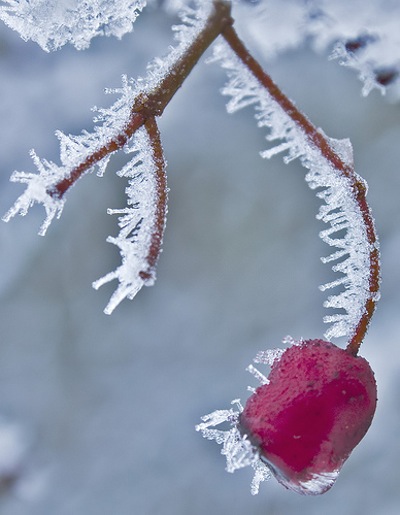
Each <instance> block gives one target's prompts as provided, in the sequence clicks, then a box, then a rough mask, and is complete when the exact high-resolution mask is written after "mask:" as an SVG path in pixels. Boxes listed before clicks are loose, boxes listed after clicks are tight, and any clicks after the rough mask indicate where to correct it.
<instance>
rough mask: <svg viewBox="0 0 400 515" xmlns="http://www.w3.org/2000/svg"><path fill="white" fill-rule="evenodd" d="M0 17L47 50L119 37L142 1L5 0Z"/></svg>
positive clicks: (24, 37)
mask: <svg viewBox="0 0 400 515" xmlns="http://www.w3.org/2000/svg"><path fill="white" fill-rule="evenodd" d="M4 2H5V3H6V4H7V6H4V7H0V19H2V20H3V21H4V23H6V24H7V25H8V26H9V27H11V28H12V29H13V30H15V31H17V32H19V34H20V35H21V37H22V39H24V40H25V41H28V40H32V41H35V42H36V43H38V44H39V45H40V46H41V47H42V48H43V50H46V51H47V52H49V51H51V50H57V49H58V48H60V47H62V46H63V45H65V44H66V43H71V44H72V45H74V46H75V48H77V49H78V50H82V49H84V48H87V47H88V46H89V45H90V41H91V39H92V38H93V37H95V36H99V35H104V36H116V37H118V38H121V37H122V36H123V35H124V34H126V33H127V32H130V31H131V30H132V24H133V22H134V21H135V19H136V18H137V16H138V13H139V12H140V11H141V10H142V9H143V7H144V6H145V5H146V2H145V1H144V0H87V1H85V2H80V1H79V0H62V1H60V0H4Z"/></svg>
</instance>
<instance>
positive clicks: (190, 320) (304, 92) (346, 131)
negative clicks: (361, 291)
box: [0, 12, 400, 515]
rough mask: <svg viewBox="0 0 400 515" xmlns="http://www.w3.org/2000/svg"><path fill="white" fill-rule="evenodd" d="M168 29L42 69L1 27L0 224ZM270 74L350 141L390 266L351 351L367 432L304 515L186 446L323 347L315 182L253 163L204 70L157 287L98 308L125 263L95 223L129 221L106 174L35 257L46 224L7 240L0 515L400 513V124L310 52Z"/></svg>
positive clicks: (301, 507)
mask: <svg viewBox="0 0 400 515" xmlns="http://www.w3.org/2000/svg"><path fill="white" fill-rule="evenodd" d="M173 21H175V20H173V19H172V18H169V16H168V15H166V14H165V13H158V12H147V13H144V14H142V15H141V17H140V18H139V20H138V21H137V22H136V23H135V31H134V32H133V33H132V34H129V35H127V36H125V37H124V38H123V39H122V41H118V40H116V39H114V38H100V39H96V40H94V42H93V43H92V46H91V48H90V50H88V51H85V52H78V51H76V50H75V49H73V48H69V47H64V48H62V49H61V50H59V51H58V52H57V53H52V54H46V53H44V52H43V51H42V50H41V49H40V48H39V47H38V46H37V45H36V44H34V43H24V42H23V41H22V40H21V39H20V38H19V37H18V35H17V34H16V33H14V32H12V31H11V30H9V29H8V28H6V27H5V26H4V25H1V26H0V70H1V72H0V73H1V80H0V95H1V102H0V142H1V145H0V148H1V151H0V180H1V194H0V210H1V212H2V213H4V212H5V211H6V210H7V209H8V208H9V207H10V205H11V204H12V203H13V202H14V200H15V198H16V197H17V195H18V194H19V193H20V192H21V191H22V187H21V186H19V185H15V184H11V183H9V181H8V179H9V175H10V173H11V172H12V171H13V170H14V169H17V170H26V171H29V170H33V166H32V163H31V160H30V157H29V150H30V148H32V147H34V148H35V149H36V151H37V153H38V154H39V155H40V156H43V157H47V158H48V159H52V160H57V159H58V157H57V154H58V141H57V140H56V138H55V137H54V136H53V134H54V131H55V130H56V129H61V130H63V131H64V132H66V133H69V132H70V133H72V134H78V133H79V132H80V131H81V129H82V128H86V129H91V127H92V122H91V117H92V113H91V112H90V108H91V107H92V106H93V105H99V106H102V105H107V102H112V100H113V99H112V98H110V97H105V96H104V94H103V88H104V87H118V86H119V85H120V76H121V74H123V73H127V74H128V75H132V76H136V75H138V74H140V73H143V72H144V69H145V65H146V63H147V62H148V60H149V59H150V58H151V57H153V56H155V55H161V54H163V53H164V52H165V49H166V48H167V46H168V45H169V44H170V43H171V42H172V39H171V32H170V25H171V22H173ZM254 48H255V50H256V54H257V52H258V49H257V48H258V47H254ZM266 67H267V69H268V71H269V72H270V74H271V75H272V77H273V78H274V79H275V81H276V82H277V83H278V84H279V85H281V86H282V88H283V89H284V91H285V92H286V93H287V94H288V95H289V96H290V97H291V98H292V99H293V100H294V101H295V102H296V103H297V105H298V106H299V107H300V108H302V109H303V110H304V111H305V112H306V113H307V114H308V116H309V117H310V118H311V120H312V121H313V122H314V123H315V124H316V125H318V126H321V127H322V128H323V129H324V130H325V132H326V133H327V134H328V135H330V136H332V137H336V138H342V137H349V138H350V139H351V141H352V143H353V146H354V153H355V160H356V168H357V170H358V171H359V173H360V174H361V175H362V176H363V177H364V178H365V179H366V180H367V181H368V183H369V187H370V191H369V195H368V198H369V202H370V204H371V206H372V209H373V213H374V215H375V218H376V224H377V229H378V232H379V235H380V240H381V249H382V266H383V271H382V276H383V283H382V300H381V301H380V303H379V309H378V311H377V313H376V315H375V317H374V319H373V322H372V325H371V329H370V331H369V334H368V336H367V338H366V340H365V342H364V345H363V347H362V354H363V355H364V356H365V357H366V358H367V359H368V360H369V362H370V364H371V366H372V368H373V369H374V370H375V373H376V377H377V382H378V388H379V406H378V410H377V413H376V417H375V420H374V422H373V425H372V427H371V429H370V431H369V433H368V434H367V436H366V437H365V438H364V440H363V441H362V443H361V444H360V445H359V447H357V449H356V450H355V451H354V452H353V455H352V457H351V459H350V460H349V461H348V462H347V463H346V465H345V467H344V469H343V471H342V473H341V475H340V477H339V479H338V481H337V484H336V485H335V487H334V488H333V489H332V490H331V491H330V492H328V493H327V494H325V495H323V496H321V497H317V498H303V497H299V496H298V495H296V494H294V493H291V492H288V491H286V490H285V489H284V488H283V487H282V486H280V485H278V484H277V483H276V482H275V481H274V480H271V481H270V482H269V483H266V484H263V485H262V487H261V492H260V494H259V495H258V496H256V497H252V496H251V495H250V487H249V483H250V479H251V475H252V474H251V470H243V471H238V472H236V473H235V474H234V475H230V474H227V473H226V472H225V471H224V465H225V463H224V458H223V457H222V456H221V455H220V454H219V451H220V449H219V448H218V446H217V445H216V444H215V443H211V442H207V441H205V440H203V439H202V438H201V436H200V435H199V434H197V433H196V432H195V430H194V426H195V424H196V423H198V422H199V419H200V416H201V415H203V414H205V413H208V412H210V411H212V410H214V409H217V408H226V407H228V406H229V403H230V401H231V400H232V399H233V398H237V397H241V398H242V400H245V398H246V397H247V395H248V394H247V392H246V387H247V385H248V384H252V382H253V380H252V378H251V376H250V375H249V374H248V373H247V372H246V371H245V367H246V366H247V365H248V364H249V363H250V362H251V359H252V358H253V356H254V355H255V354H256V352H257V351H258V350H260V349H265V348H274V347H277V346H279V345H280V342H281V340H282V338H283V337H285V336H286V335H287V334H290V335H292V336H293V337H295V338H299V337H304V338H318V337H321V336H322V334H323V332H324V330H325V329H326V328H324V327H323V324H322V317H323V315H324V314H325V313H324V309H323V308H322V302H323V300H325V295H324V294H323V293H321V292H320V291H319V290H318V285H319V284H322V283H324V282H327V281H328V280H330V278H331V274H330V272H329V267H328V266H326V265H322V264H321V262H320V260H319V257H320V256H322V255H328V253H329V249H328V248H327V247H326V245H325V244H323V243H322V242H321V241H320V240H319V239H318V237H317V234H318V232H319V230H321V229H322V226H321V225H320V223H319V222H318V221H317V220H316V219H315V214H316V213H317V210H318V206H319V202H318V200H317V199H316V198H315V197H314V194H313V193H312V192H311V191H310V190H309V189H308V187H307V185H306V183H305V182H304V172H305V170H304V169H303V168H302V167H301V166H300V164H299V163H297V162H293V163H291V164H290V165H289V166H286V165H283V163H282V160H281V158H280V157H276V158H274V159H272V160H271V161H263V160H261V159H260V158H259V154H258V153H259V151H260V150H263V149H264V148H265V142H264V133H263V131H260V130H258V129H257V128H256V125H255V122H254V119H253V113H252V112H251V110H248V111H242V112H240V113H239V114H237V115H235V116H228V115H227V114H226V112H225V107H224V104H225V99H224V98H223V97H221V95H219V93H218V90H219V89H220V88H221V87H222V86H223V84H224V82H225V76H224V72H223V71H222V70H220V69H219V68H218V67H217V66H216V65H206V64H205V63H204V59H203V61H202V63H201V64H200V65H199V66H198V67H197V68H196V70H195V71H194V72H193V74H192V75H191V76H190V78H189V80H188V81H187V83H185V84H184V86H183V88H182V89H181V90H180V91H179V94H178V95H177V96H176V98H174V100H173V102H172V103H171V104H170V106H169V107H168V108H167V110H166V112H165V115H164V116H163V118H162V120H161V121H160V129H161V131H162V138H163V143H164V148H165V154H166V158H167V161H168V172H169V187H170V188H171V191H170V205H169V214H168V223H167V231H166V237H165V243H164V251H163V253H162V256H161V259H160V262H159V266H158V280H157V282H156V285H155V286H154V287H152V288H145V289H144V290H142V291H141V292H140V293H139V295H138V297H137V298H136V299H135V300H134V301H133V302H129V301H125V302H124V303H123V304H122V305H121V306H120V307H119V308H118V309H117V310H116V312H115V313H114V314H113V315H112V316H111V317H109V316H106V315H104V314H103V312H102V310H103V308H104V306H105V305H106V303H107V301H108V299H109V296H110V294H111V293H112V291H113V287H114V285H113V284H110V285H108V286H105V287H103V288H102V289H101V290H99V291H98V292H96V291H94V290H93V289H92V288H91V283H92V281H93V280H95V279H97V278H98V277H100V276H101V275H103V274H105V273H107V272H108V271H109V270H110V269H112V268H113V267H115V266H117V265H118V263H119V255H118V252H117V250H116V249H115V248H113V246H112V245H110V244H107V243H106V242H105V239H106V237H107V236H108V235H109V234H116V233H117V225H116V220H115V218H113V217H110V216H108V215H107V214H106V208H107V207H112V208H114V207H123V206H124V205H125V199H124V187H125V182H124V180H123V179H119V178H118V177H116V176H115V175H113V173H112V170H111V169H110V170H109V171H108V173H107V174H106V176H105V177H104V178H102V179H99V178H97V177H95V176H87V177H86V178H84V179H83V180H81V181H80V182H79V184H78V185H77V186H76V187H75V188H74V189H73V190H72V191H71V192H70V194H69V196H68V201H67V204H66V206H65V210H64V213H63V216H62V218H61V220H60V221H59V222H55V223H53V225H52V226H51V228H50V229H49V231H48V234H47V236H46V237H45V238H41V237H39V236H37V230H38V228H39V225H40V223H41V220H42V215H43V213H42V210H41V209H40V208H37V209H35V210H33V211H32V212H31V213H30V214H29V216H28V217H26V218H23V219H19V218H18V219H15V220H12V221H11V222H10V223H9V224H1V225H0V246H1V253H0V259H1V275H0V303H1V305H0V476H1V477H2V480H1V481H0V514H1V515H3V514H4V515H25V514H29V515H53V514H55V513H56V514H57V515H92V514H96V515H109V514H111V513H112V514H117V515H128V514H129V515H131V514H135V515H136V514H138V515H183V514H185V515H186V514H188V513H190V514H191V515H200V514H203V513H209V514H210V515H222V514H227V513H230V514H232V515H242V514H251V515H261V514H262V515H292V514H293V515H294V514H296V515H298V514H300V515H303V514H304V515H317V514H320V513H324V514H326V515H330V514H333V513H343V514H346V515H358V514H363V515H370V514H371V515H372V514H376V513H379V514H383V515H392V514H393V515H394V514H397V513H398V512H399V509H400V480H399V476H398V463H399V459H400V447H399V446H398V434H399V430H400V409H399V408H400V405H399V397H398V391H399V387H400V382H399V377H400V376H399V374H398V372H399V369H400V350H399V347H398V328H399V316H398V313H399V309H400V295H399V283H400V269H399V258H398V255H399V252H400V230H399V223H398V220H399V202H398V197H399V191H400V176H399V173H398V169H397V163H398V162H399V160H400V145H399V143H398V142H399V140H400V105H399V104H398V103H396V102H395V101H394V100H393V99H392V100H391V99H390V98H388V99H385V98H384V97H382V96H381V95H380V94H379V93H378V92H372V93H371V94H370V96H368V97H367V98H362V97H361V94H360V91H361V84H360V82H359V81H358V80H357V78H356V75H355V73H354V72H352V71H350V70H348V69H346V68H343V67H340V66H338V64H337V63H336V62H334V61H328V60H327V54H321V55H319V54H316V53H314V52H313V51H311V50H310V48H309V47H308V46H307V45H306V44H305V45H297V47H296V48H295V49H292V50H290V51H288V52H286V53H284V54H282V55H281V56H280V57H279V59H275V60H270V61H269V62H268V63H267V64H266ZM114 166H115V167H116V166H118V157H117V158H116V161H115V164H114ZM339 343H340V342H339Z"/></svg>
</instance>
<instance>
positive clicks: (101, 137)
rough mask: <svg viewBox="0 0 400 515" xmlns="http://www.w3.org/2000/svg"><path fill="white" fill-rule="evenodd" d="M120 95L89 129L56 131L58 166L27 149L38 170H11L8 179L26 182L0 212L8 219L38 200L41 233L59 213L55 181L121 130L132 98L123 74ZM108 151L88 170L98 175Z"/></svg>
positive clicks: (22, 212)
mask: <svg viewBox="0 0 400 515" xmlns="http://www.w3.org/2000/svg"><path fill="white" fill-rule="evenodd" d="M117 92H118V93H120V94H121V96H120V98H119V99H118V100H117V101H116V102H115V103H114V104H113V105H112V106H111V107H110V108H109V109H101V110H99V116H98V117H97V119H100V118H101V120H102V122H103V124H102V125H98V126H96V127H95V129H94V131H93V132H92V133H89V132H87V131H84V132H82V134H80V135H78V136H74V135H71V134H69V135H66V134H64V133H63V132H61V131H57V132H56V136H57V138H58V140H59V142H60V160H61V166H59V165H57V164H55V163H53V162H52V161H47V160H46V159H40V158H39V157H38V156H37V155H36V153H35V151H34V150H32V151H31V156H32V159H33V162H34V164H35V166H36V168H37V169H38V171H39V173H38V174H33V173H26V172H14V173H13V174H12V176H11V179H10V180H11V181H13V182H20V183H25V184H27V188H26V190H25V191H24V193H23V194H22V195H21V196H20V197H19V198H18V199H17V200H16V202H15V203H14V205H13V206H12V207H11V209H9V210H8V212H7V213H6V214H5V215H4V216H3V220H4V221H6V222H8V221H9V220H10V219H11V218H12V217H14V216H15V215H17V214H20V215H22V216H24V215H26V214H27V212H28V209H29V208H30V207H32V206H33V205H34V204H35V203H38V204H42V205H43V207H44V208H45V211H46V218H45V221H44V222H43V224H42V226H41V228H40V231H39V234H40V235H42V236H43V235H44V234H45V233H46V231H47V229H48V227H49V225H50V223H51V221H52V220H53V218H54V217H57V218H59V217H60V216H61V212H62V209H63V207H64V203H65V200H64V198H60V196H59V195H58V194H57V191H56V189H55V188H56V185H57V184H58V183H60V182H61V181H62V180H63V179H65V178H66V177H69V176H70V175H71V172H72V171H73V170H75V169H76V168H77V167H78V166H79V165H81V164H82V163H83V162H84V161H85V160H86V159H87V158H88V157H89V156H91V155H93V154H94V153H96V152H97V151H99V150H100V149H101V148H102V147H103V146H104V145H107V144H108V143H109V142H110V141H111V140H112V139H113V138H114V137H116V136H117V135H118V134H120V133H121V132H123V131H124V126H125V124H126V121H127V119H128V117H129V114H130V107H131V105H132V103H133V100H134V91H133V90H132V88H131V87H130V84H129V83H128V81H127V79H126V77H124V78H123V86H122V88H120V89H118V90H117ZM109 158H110V154H108V155H107V156H105V157H104V158H103V159H101V160H99V161H98V162H97V163H96V164H95V165H93V166H92V167H91V168H90V169H89V170H90V171H91V170H93V169H94V168H97V170H98V175H102V174H103V173H104V171H105V168H106V166H107V163H108V161H109Z"/></svg>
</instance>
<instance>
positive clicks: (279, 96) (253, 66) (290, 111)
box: [222, 25, 380, 356]
mask: <svg viewBox="0 0 400 515" xmlns="http://www.w3.org/2000/svg"><path fill="white" fill-rule="evenodd" d="M222 36H223V37H224V39H225V41H226V42H227V43H228V45H229V46H230V48H231V49H232V50H233V52H234V53H235V54H236V56H237V57H238V58H239V59H240V60H241V61H242V63H243V64H244V65H245V66H246V67H247V68H248V70H249V71H250V72H251V73H252V74H253V76H254V77H255V78H256V79H257V81H258V82H259V83H260V85H261V86H262V87H264V88H265V89H266V90H267V91H268V93H269V94H270V95H271V97H272V98H273V99H274V100H275V101H276V102H277V104H279V105H280V107H281V108H282V109H283V111H284V112H285V113H286V114H287V115H288V116H290V118H291V119H292V120H293V121H294V123H295V124H296V125H297V127H298V128H299V129H300V130H301V131H302V132H303V133H304V135H305V136H306V138H307V140H308V141H309V143H310V145H312V146H314V147H315V148H317V149H318V150H319V151H320V153H321V155H322V156H323V157H324V158H325V159H326V160H327V161H328V162H329V163H330V164H331V165H332V166H333V167H334V168H335V170H336V171H337V173H338V174H339V175H342V176H343V177H346V178H347V179H348V180H349V183H350V188H351V189H352V192H353V195H354V197H355V199H356V202H357V204H358V207H359V209H360V212H361V214H362V219H363V223H364V229H365V234H366V239H367V241H368V244H369V281H368V283H369V291H368V296H367V300H366V302H365V305H364V310H363V314H362V316H361V317H360V320H359V322H358V324H357V325H356V328H355V330H354V334H353V335H351V338H350V341H349V343H348V345H347V348H346V350H347V351H348V352H349V353H350V354H352V355H354V356H356V355H357V353H358V350H359V348H360V345H361V343H362V341H363V339H364V336H365V334H366V332H367V329H368V326H369V322H370V320H371V317H372V315H373V313H374V311H375V307H376V302H377V299H378V296H379V284H380V263H379V250H378V240H377V236H376V233H375V227H374V221H373V218H372V216H371V211H370V208H369V205H368V203H367V200H366V193H367V191H366V187H365V185H364V182H363V181H362V180H361V179H360V178H359V176H358V175H357V174H356V172H355V170H354V167H353V166H350V165H348V164H346V163H345V162H344V161H343V160H342V159H341V158H340V156H339V155H338V154H337V153H336V152H335V150H334V149H333V148H332V146H331V145H330V143H329V141H328V140H327V139H326V137H325V136H324V135H323V134H322V132H320V131H319V130H318V129H317V128H316V127H315V126H314V125H313V124H312V123H311V122H310V120H309V119H308V118H307V117H306V116H305V115H304V114H303V113H302V112H301V111H299V109H297V107H296V106H295V105H294V104H293V102H291V101H290V100H289V99H288V97H287V96H286V95H285V94H284V93H283V92H282V91H281V90H280V89H279V87H278V86H277V85H276V84H275V83H274V82H273V80H272V79H271V77H270V76H269V75H268V74H267V73H265V72H264V70H263V69H262V67H261V66H260V64H259V63H258V62H257V61H256V60H255V59H254V57H253V56H252V55H251V54H250V52H249V51H248V50H247V48H246V47H245V45H244V44H243V43H242V41H241V40H240V39H239V37H238V35H237V33H236V31H235V29H234V28H233V26H232V25H228V26H227V27H226V28H225V29H224V30H223V32H222Z"/></svg>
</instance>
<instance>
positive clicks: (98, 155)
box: [49, 0, 233, 198]
mask: <svg viewBox="0 0 400 515" xmlns="http://www.w3.org/2000/svg"><path fill="white" fill-rule="evenodd" d="M232 23H233V19H232V17H231V4H230V2H226V1H224V0H215V1H214V2H213V9H212V11H211V13H210V16H209V17H208V19H207V21H206V22H205V25H204V27H203V29H202V30H201V31H200V32H199V34H198V35H197V37H196V38H195V39H194V40H193V42H192V43H191V44H190V45H189V46H188V48H187V49H186V50H185V51H184V52H183V54H182V55H181V56H180V57H179V58H178V59H177V60H176V62H175V63H173V64H172V65H171V68H170V70H169V72H168V73H167V74H166V75H165V77H164V78H163V79H162V80H161V81H160V83H159V84H158V85H157V87H155V88H154V89H153V90H151V91H149V92H147V93H146V94H141V95H139V96H138V97H137V98H136V100H135V102H134V104H133V106H132V108H131V113H130V117H129V119H128V120H127V123H126V125H125V127H124V129H123V130H122V131H121V133H120V134H118V135H117V136H115V137H114V138H112V139H111V140H110V141H109V142H108V143H106V144H105V145H103V146H102V147H101V148H100V149H98V150H97V151H96V152H93V153H92V154H90V155H89V156H87V157H86V158H85V159H84V160H83V161H82V162H81V163H80V164H79V165H78V166H76V167H75V168H73V169H72V170H71V172H70V173H69V175H68V177H66V178H64V179H62V180H61V181H60V182H58V183H57V184H55V185H54V186H53V188H52V189H51V191H49V194H50V195H51V196H53V197H57V198H61V197H63V195H64V194H65V193H66V192H67V191H68V190H69V188H70V187H71V186H72V185H73V184H75V182H76V181H77V180H78V179H79V178H80V177H81V176H82V175H83V174H84V173H85V172H87V171H88V170H89V169H90V168H91V167H92V166H94V165H95V164H96V163H98V162H99V161H101V160H102V159H104V158H105V157H106V156H108V155H110V154H112V153H113V152H116V151H117V150H120V149H121V148H122V147H123V146H124V145H125V144H126V143H127V141H129V139H130V138H131V137H132V136H133V135H134V133H135V132H136V131H137V129H139V127H141V126H142V125H144V124H145V123H146V121H147V120H149V119H151V118H154V117H155V116H160V115H161V114H162V113H163V112H164V109H165V108H166V106H167V105H168V104H169V102H170V101H171V99H172V97H173V96H174V95H175V93H176V92H177V91H178V89H179V88H180V87H181V85H182V84H183V82H184V81H185V80H186V78H187V77H188V75H189V74H190V72H191V71H192V69H193V67H194V66H195V65H196V64H197V62H198V61H199V59H200V57H201V56H202V55H203V54H204V52H205V51H206V50H207V48H208V47H209V46H210V45H211V43H212V42H213V41H214V40H215V39H216V38H217V37H218V36H219V35H220V34H221V32H222V31H223V29H224V28H225V27H226V26H228V25H231V24H232Z"/></svg>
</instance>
